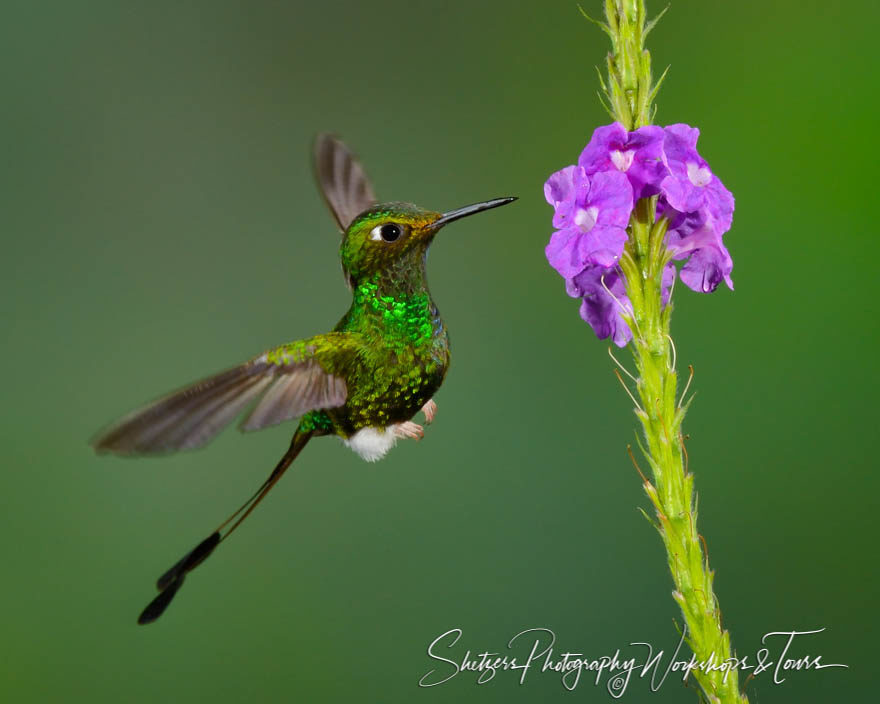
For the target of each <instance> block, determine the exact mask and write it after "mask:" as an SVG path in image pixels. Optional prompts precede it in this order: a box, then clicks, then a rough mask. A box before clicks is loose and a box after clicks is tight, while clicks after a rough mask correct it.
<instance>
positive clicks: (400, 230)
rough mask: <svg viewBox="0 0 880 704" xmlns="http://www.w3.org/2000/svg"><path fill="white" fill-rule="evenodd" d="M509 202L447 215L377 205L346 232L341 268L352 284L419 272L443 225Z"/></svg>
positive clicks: (490, 202)
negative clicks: (386, 274)
mask: <svg viewBox="0 0 880 704" xmlns="http://www.w3.org/2000/svg"><path fill="white" fill-rule="evenodd" d="M513 200H516V199H515V198H496V199H494V200H488V201H484V202H482V203H475V204H473V205H468V206H465V207H464V208H458V209H456V210H452V211H450V212H448V213H438V212H435V211H433V210H425V209H424V208H420V207H418V206H416V205H412V204H411V203H378V204H376V205H374V206H372V207H370V208H367V209H366V210H365V211H363V212H362V213H360V214H359V215H358V216H356V217H355V219H354V220H353V221H352V222H351V224H350V225H349V226H348V228H347V229H346V231H345V236H344V237H343V240H342V248H341V255H342V268H343V270H344V271H345V274H346V277H347V278H348V280H349V281H350V282H351V283H353V284H356V283H357V282H359V281H363V280H365V279H369V278H372V277H373V276H374V275H375V274H380V273H384V272H391V273H393V272H401V273H403V272H404V271H406V270H408V269H409V270H415V271H421V270H422V264H423V262H424V259H425V254H426V253H427V251H428V247H429V246H430V244H431V242H432V241H433V240H434V236H435V235H436V234H437V232H439V231H440V229H441V228H442V227H443V226H444V225H446V224H448V223H450V222H452V221H453V220H458V219H459V218H463V217H466V216H468V215H473V214H474V213H479V212H482V211H483V210H488V209H489V208H495V207H498V206H499V205H505V204H507V203H510V202H511V201H513Z"/></svg>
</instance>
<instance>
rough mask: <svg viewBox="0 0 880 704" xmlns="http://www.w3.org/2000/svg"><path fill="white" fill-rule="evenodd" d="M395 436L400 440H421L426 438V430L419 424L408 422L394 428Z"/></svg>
mask: <svg viewBox="0 0 880 704" xmlns="http://www.w3.org/2000/svg"><path fill="white" fill-rule="evenodd" d="M426 405H427V404H426ZM394 435H395V436H396V437H398V438H412V439H413V440H421V439H422V438H423V437H425V429H424V428H423V427H422V426H421V425H419V424H418V423H413V422H412V421H411V420H408V421H406V422H405V423H399V424H397V425H395V426H394Z"/></svg>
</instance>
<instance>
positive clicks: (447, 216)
mask: <svg viewBox="0 0 880 704" xmlns="http://www.w3.org/2000/svg"><path fill="white" fill-rule="evenodd" d="M515 200H516V197H515V196H508V197H507V198H494V199H493V200H486V201H483V202H482V203H474V204H473V205H466V206H464V207H463V208H458V209H457V210H450V211H449V212H448V213H443V215H441V216H440V217H439V218H438V219H437V220H435V221H434V222H432V223H431V224H430V225H429V226H428V227H427V229H428V230H432V231H435V232H436V231H437V230H439V229H440V228H441V227H443V226H444V225H446V224H448V223H450V222H452V221H453V220H458V219H459V218H466V217H467V216H468V215H473V214H474V213H482V212H483V211H484V210H489V208H497V207H498V206H499V205H507V204H508V203H513V201H515Z"/></svg>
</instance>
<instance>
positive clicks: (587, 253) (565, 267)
mask: <svg viewBox="0 0 880 704" xmlns="http://www.w3.org/2000/svg"><path fill="white" fill-rule="evenodd" d="M544 196H545V198H546V199H547V202H548V203H550V205H552V206H553V208H554V209H555V213H554V215H553V225H554V227H557V228H559V230H558V231H557V232H554V233H553V235H552V236H551V237H550V243H549V244H548V245H547V247H546V249H545V253H546V255H547V261H549V262H550V265H551V266H552V267H553V268H554V269H556V271H558V272H559V273H560V274H561V275H562V276H563V277H565V278H566V279H570V278H573V277H575V276H577V275H578V274H580V273H581V272H582V271H583V270H584V269H585V268H586V267H587V266H589V265H591V264H593V265H599V266H603V267H608V266H611V265H613V264H614V263H615V262H617V260H618V259H619V258H620V255H621V254H623V246H624V244H625V243H626V237H627V235H626V229H625V228H626V226H627V223H628V222H629V216H630V213H631V212H632V208H633V194H632V187H631V186H630V183H629V181H628V180H627V178H626V176H625V175H624V174H622V173H620V172H618V171H607V172H600V173H597V174H595V175H594V176H593V177H592V178H589V177H588V176H587V174H586V173H585V171H584V169H583V168H582V167H580V166H568V167H566V168H564V169H562V170H561V171H557V172H556V173H555V174H553V175H552V176H550V178H549V179H547V183H545V184H544Z"/></svg>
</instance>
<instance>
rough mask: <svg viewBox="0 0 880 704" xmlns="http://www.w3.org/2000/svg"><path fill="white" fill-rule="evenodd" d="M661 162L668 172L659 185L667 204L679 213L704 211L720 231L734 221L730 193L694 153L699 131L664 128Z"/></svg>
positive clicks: (693, 128) (681, 127)
mask: <svg viewBox="0 0 880 704" xmlns="http://www.w3.org/2000/svg"><path fill="white" fill-rule="evenodd" d="M663 131H664V133H665V137H664V140H663V163H664V164H665V165H666V168H667V169H668V170H669V173H668V175H667V176H666V177H665V178H664V179H663V181H662V182H661V183H660V190H661V192H662V193H663V196H664V197H665V198H666V201H667V202H668V203H669V205H671V206H672V207H673V208H675V209H676V210H677V211H679V212H680V213H694V212H696V211H698V210H705V211H706V213H707V214H708V215H709V216H710V217H711V219H712V220H714V221H715V222H716V223H717V224H718V225H719V226H720V229H721V231H722V232H727V230H729V229H730V224H731V222H732V221H733V194H731V192H730V191H728V190H727V189H726V188H725V187H724V184H723V183H721V181H720V180H719V179H718V177H717V176H715V174H713V173H712V170H711V169H710V168H709V164H707V163H706V160H705V159H703V157H701V156H700V155H699V154H698V153H697V138H698V137H699V136H700V130H698V129H697V128H696V127H689V126H688V125H681V124H679V125H669V127H664V128H663Z"/></svg>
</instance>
